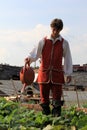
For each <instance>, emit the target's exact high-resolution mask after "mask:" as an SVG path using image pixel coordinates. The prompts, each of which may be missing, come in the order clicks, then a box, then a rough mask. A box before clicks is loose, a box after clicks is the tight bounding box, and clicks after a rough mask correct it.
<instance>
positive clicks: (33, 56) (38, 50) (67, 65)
mask: <svg viewBox="0 0 87 130" xmlns="http://www.w3.org/2000/svg"><path fill="white" fill-rule="evenodd" d="M46 38H47V39H50V40H52V41H53V44H55V42H56V41H57V40H62V37H61V35H60V36H59V37H58V38H56V39H55V40H54V39H53V38H52V37H46ZM44 44H45V40H44V38H43V39H42V40H40V41H39V43H38V45H37V46H36V47H34V48H33V50H32V51H31V52H30V53H29V56H28V57H29V58H30V61H31V62H34V61H36V60H37V59H38V58H41V55H42V49H43V46H44ZM63 57H64V74H65V75H66V76H70V75H71V74H72V71H73V70H72V57H71V52H70V47H69V43H68V42H67V41H66V40H65V39H64V41H63Z"/></svg>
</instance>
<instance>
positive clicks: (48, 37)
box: [46, 35, 62, 41]
mask: <svg viewBox="0 0 87 130" xmlns="http://www.w3.org/2000/svg"><path fill="white" fill-rule="evenodd" d="M46 38H47V39H50V40H53V38H52V37H51V35H48V36H47V37H46ZM55 40H60V41H61V40H62V37H61V35H59V36H58V37H57V38H56V39H55Z"/></svg>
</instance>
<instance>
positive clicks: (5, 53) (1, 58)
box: [0, 24, 87, 65]
mask: <svg viewBox="0 0 87 130" xmlns="http://www.w3.org/2000/svg"><path fill="white" fill-rule="evenodd" d="M49 33H50V27H49V26H44V25H42V24H38V25H37V26H36V27H35V28H33V29H31V30H0V63H7V64H11V65H23V64H24V58H25V57H26V56H28V52H29V50H31V49H32V48H33V46H34V45H36V44H37V43H38V41H39V40H40V39H41V38H42V37H44V36H46V35H48V34H49ZM61 34H62V35H63V36H64V37H65V38H66V39H67V40H68V38H69V41H70V48H71V52H72V57H73V61H74V63H78V62H79V63H80V62H81V63H85V62H86V61H87V56H86V54H85V53H86V52H87V44H86V43H87V34H84V35H83V36H81V37H80V36H78V35H77V36H74V37H73V36H72V35H71V34H70V29H69V28H67V27H65V28H64V30H63V31H62V32H61ZM70 35H71V37H69V36H70Z"/></svg>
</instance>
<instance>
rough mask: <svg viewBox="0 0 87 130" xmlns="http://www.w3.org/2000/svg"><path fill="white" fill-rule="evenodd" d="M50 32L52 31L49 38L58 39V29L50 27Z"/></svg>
mask: <svg viewBox="0 0 87 130" xmlns="http://www.w3.org/2000/svg"><path fill="white" fill-rule="evenodd" d="M51 30H52V33H51V36H52V37H53V38H56V37H58V35H59V32H60V30H58V29H57V28H55V27H51Z"/></svg>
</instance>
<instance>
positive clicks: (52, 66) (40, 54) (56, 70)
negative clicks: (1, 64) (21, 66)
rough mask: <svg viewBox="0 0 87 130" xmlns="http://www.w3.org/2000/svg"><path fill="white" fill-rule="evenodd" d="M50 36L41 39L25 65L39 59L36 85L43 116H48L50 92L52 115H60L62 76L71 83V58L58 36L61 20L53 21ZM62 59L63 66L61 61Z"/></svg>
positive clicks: (68, 49)
mask: <svg viewBox="0 0 87 130" xmlns="http://www.w3.org/2000/svg"><path fill="white" fill-rule="evenodd" d="M50 27H51V30H52V31H51V35H50V36H49V37H45V38H43V39H42V40H41V41H40V42H39V43H38V46H37V47H36V48H34V49H33V50H32V51H31V52H30V53H29V56H28V57H27V58H25V64H27V63H31V62H34V61H36V60H37V59H38V58H41V64H40V68H39V72H38V84H39V88H40V97H41V106H42V108H43V111H42V112H43V114H46V115H48V114H50V107H49V104H50V101H49V94H50V90H51V91H52V105H53V109H52V114H53V115H54V116H60V115H61V96H62V84H64V75H66V82H67V83H69V82H70V81H71V74H72V58H71V52H70V48H69V44H68V42H67V41H66V40H65V39H64V38H63V37H62V36H61V35H60V32H61V30H62V29H63V22H62V20H61V19H57V18H55V19H53V20H52V22H51V24H50ZM63 58H64V65H62V59H63Z"/></svg>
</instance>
